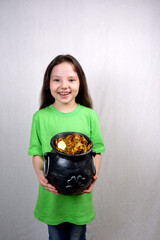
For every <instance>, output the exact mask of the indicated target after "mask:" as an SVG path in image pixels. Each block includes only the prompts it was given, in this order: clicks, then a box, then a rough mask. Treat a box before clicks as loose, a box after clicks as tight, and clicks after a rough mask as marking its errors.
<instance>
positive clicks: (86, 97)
mask: <svg viewBox="0 0 160 240" xmlns="http://www.w3.org/2000/svg"><path fill="white" fill-rule="evenodd" d="M62 62H69V63H71V64H73V66H74V70H75V71H76V72H77V74H78V77H79V81H80V88H79V93H78V95H77V97H76V102H77V103H79V104H81V105H83V106H85V107H89V108H93V105H92V99H91V97H90V94H89V90H88V86H87V81H86V76H85V73H84V71H83V69H82V67H81V65H80V63H79V62H78V61H77V60H76V59H75V58H74V57H73V56H71V55H69V54H67V55H58V56H57V57H55V58H54V59H53V60H52V61H51V63H50V64H49V65H48V67H47V69H46V72H45V74H44V79H43V86H42V90H41V96H40V109H42V108H45V107H47V106H49V105H51V104H53V103H54V101H55V99H54V97H53V96H52V95H51V92H50V75H51V71H52V69H53V68H54V66H56V65H58V64H60V63H62Z"/></svg>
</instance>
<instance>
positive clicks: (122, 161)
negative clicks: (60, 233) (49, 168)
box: [0, 0, 160, 240]
mask: <svg viewBox="0 0 160 240" xmlns="http://www.w3.org/2000/svg"><path fill="white" fill-rule="evenodd" d="M159 39H160V2H159V1H158V0H157V1H156V0H131V1H127V0H126V1H125V0H117V1H116V0H106V1H105V0H93V1H89V0H81V1H78V0H63V1H62V0H60V1H55V0H46V1H43V0H35V1H31V0H28V1H27V0H14V1H12V0H8V1H1V2H0V52H1V54H0V78H1V79H0V91H1V94H0V104H1V124H0V128H1V130H0V132H1V134H0V155H1V157H0V170H1V173H0V189H1V190H0V194H1V197H0V199H1V200H0V239H2V240H4V239H5V240H11V239H12V240H30V239H34V240H44V239H47V228H46V226H45V225H44V224H43V223H40V222H38V221H37V220H36V219H35V218H34V217H33V211H34V207H35V203H36V198H37V194H38V181H37V178H36V175H35V173H34V170H33V167H32V162H31V158H30V157H28V156H27V151H28V146H29V138H30V128H31V120H32V115H33V113H34V112H35V111H36V110H37V109H38V105H39V93H40V89H41V85H42V78H43V74H44V71H45V69H46V67H47V65H48V63H49V62H50V61H51V60H52V59H53V58H54V57H55V56H56V55H58V54H61V53H62V54H63V53H70V54H72V55H73V56H75V57H76V58H77V59H78V60H79V61H80V63H81V65H82V66H83V68H84V71H85V73H86V75H87V79H88V85H89V88H90V92H91V95H92V98H93V101H94V108H95V110H96V111H97V113H98V114H99V117H100V123H101V129H102V133H103V138H104V141H105V145H106V153H105V154H103V162H102V167H101V171H100V176H99V179H98V181H97V184H96V186H95V189H94V200H95V208H96V212H97V216H96V219H95V220H94V221H93V222H92V223H91V224H89V225H88V233H87V234H88V240H97V239H101V240H106V239H108V240H135V239H136V240H159V238H160V227H159V225H160V171H159V169H160V147H159V142H160V107H159V106H160V67H159V62H160V47H159Z"/></svg>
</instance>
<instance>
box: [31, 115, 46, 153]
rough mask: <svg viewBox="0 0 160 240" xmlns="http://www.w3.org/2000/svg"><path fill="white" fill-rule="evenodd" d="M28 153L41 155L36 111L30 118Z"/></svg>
mask: <svg viewBox="0 0 160 240" xmlns="http://www.w3.org/2000/svg"><path fill="white" fill-rule="evenodd" d="M28 155H30V156H35V155H39V156H43V152H42V144H41V140H40V126H39V119H38V116H37V114H36V113H35V114H34V115H33V119H32V128H31V137H30V146H29V150H28Z"/></svg>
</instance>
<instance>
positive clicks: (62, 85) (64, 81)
mask: <svg viewBox="0 0 160 240" xmlns="http://www.w3.org/2000/svg"><path fill="white" fill-rule="evenodd" d="M61 87H62V88H63V89H66V88H67V87H68V85H67V81H66V80H63V81H62V84H61Z"/></svg>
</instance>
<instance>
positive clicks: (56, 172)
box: [44, 132, 96, 195]
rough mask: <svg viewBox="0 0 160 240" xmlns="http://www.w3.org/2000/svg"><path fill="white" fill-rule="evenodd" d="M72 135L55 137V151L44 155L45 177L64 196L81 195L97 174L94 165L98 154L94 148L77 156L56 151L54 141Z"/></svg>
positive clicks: (52, 140)
mask: <svg viewBox="0 0 160 240" xmlns="http://www.w3.org/2000/svg"><path fill="white" fill-rule="evenodd" d="M72 133H73V132H67V133H61V134H58V135H56V136H55V137H53V138H52V139H51V146H52V147H53V150H52V151H51V152H48V153H45V154H44V174H45V177H46V178H47V179H48V182H49V183H50V184H52V185H53V186H54V187H55V188H56V189H57V190H58V192H59V193H60V194H64V195H74V194H80V193H81V192H82V191H83V190H85V189H87V188H88V187H89V186H90V184H91V183H92V181H93V176H94V175H95V174H96V169H95V164H94V156H95V155H96V152H95V151H93V150H92V148H91V149H90V150H89V151H88V152H86V153H82V154H75V155H70V154H64V153H61V152H59V151H57V150H56V149H55V146H54V141H55V139H56V138H59V137H65V136H67V135H69V134H72ZM78 134H81V133H78ZM62 135H63V136H62ZM83 135H84V134H83ZM84 136H85V135H84ZM85 137H86V138H87V141H88V142H89V143H90V142H91V140H90V139H89V138H88V137H87V136H85Z"/></svg>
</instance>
